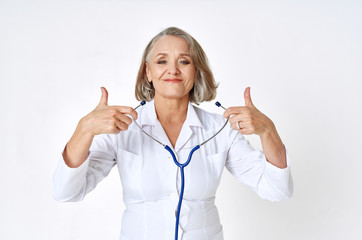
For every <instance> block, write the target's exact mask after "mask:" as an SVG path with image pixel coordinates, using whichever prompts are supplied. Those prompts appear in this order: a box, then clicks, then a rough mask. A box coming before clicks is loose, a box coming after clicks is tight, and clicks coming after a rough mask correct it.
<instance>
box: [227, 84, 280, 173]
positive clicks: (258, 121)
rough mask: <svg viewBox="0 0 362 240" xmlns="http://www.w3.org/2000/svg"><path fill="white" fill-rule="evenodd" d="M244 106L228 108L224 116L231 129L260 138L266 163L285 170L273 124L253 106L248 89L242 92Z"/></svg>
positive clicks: (278, 139)
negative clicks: (227, 119) (228, 118)
mask: <svg viewBox="0 0 362 240" xmlns="http://www.w3.org/2000/svg"><path fill="white" fill-rule="evenodd" d="M244 98H245V106H241V107H230V108H228V109H227V110H226V111H225V113H224V116H225V117H226V118H227V117H229V116H231V115H233V116H232V117H230V120H229V121H230V124H231V126H232V128H233V129H235V130H238V131H239V132H240V133H241V134H244V135H250V134H257V135H259V137H260V140H261V143H262V148H263V152H264V154H265V157H266V159H267V161H268V162H270V163H271V164H273V165H274V166H276V167H278V168H286V167H287V161H286V151H285V147H284V144H283V142H282V140H281V139H280V137H279V134H278V132H277V130H276V128H275V125H274V123H273V122H272V121H271V120H270V119H269V118H268V117H267V116H266V115H264V114H263V113H262V112H260V111H259V110H258V109H257V108H256V107H255V106H254V104H253V102H252V100H251V97H250V88H249V87H248V88H246V90H245V92H244Z"/></svg>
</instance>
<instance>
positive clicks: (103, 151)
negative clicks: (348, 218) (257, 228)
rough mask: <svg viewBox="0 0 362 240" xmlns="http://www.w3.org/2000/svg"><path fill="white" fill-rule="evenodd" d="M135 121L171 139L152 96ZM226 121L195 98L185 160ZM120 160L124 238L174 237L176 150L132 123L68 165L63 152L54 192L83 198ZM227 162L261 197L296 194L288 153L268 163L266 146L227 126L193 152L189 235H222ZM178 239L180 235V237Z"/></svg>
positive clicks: (185, 210) (184, 139) (184, 211)
mask: <svg viewBox="0 0 362 240" xmlns="http://www.w3.org/2000/svg"><path fill="white" fill-rule="evenodd" d="M137 111H138V119H137V122H138V123H139V125H140V126H141V127H142V128H143V129H144V130H145V131H146V132H148V133H149V134H150V135H152V136H153V137H155V138H156V139H158V140H159V141H161V142H162V143H164V144H167V145H169V146H170V147H172V146H171V144H170V142H169V140H168V138H167V135H166V134H165V132H164V130H163V128H162V126H161V124H160V122H159V121H158V120H157V116H156V113H155V107H154V102H153V101H150V102H149V103H147V104H146V105H145V106H143V107H141V108H139V109H138V110H137ZM224 123H225V118H224V117H223V116H221V115H217V114H211V113H208V112H206V111H204V110H202V109H200V108H197V107H195V106H193V105H191V104H189V106H188V111H187V117H186V121H185V122H184V124H183V126H182V130H181V132H180V135H179V137H178V139H177V142H176V146H175V148H174V151H175V152H176V154H177V156H178V159H179V161H180V162H182V163H183V162H185V161H186V160H187V157H188V155H189V152H190V150H191V149H192V148H193V147H194V146H196V145H198V144H200V143H202V142H203V141H204V140H206V139H207V138H209V137H210V136H212V135H213V134H214V133H216V132H217V131H218V130H219V129H220V128H221V127H222V125H223V124H224ZM114 165H117V167H118V171H119V174H120V178H121V182H122V186H123V200H124V203H125V206H126V210H125V211H124V213H123V217H122V226H121V236H120V239H121V240H143V239H145V240H146V239H147V240H170V239H174V231H175V210H176V208H177V203H178V196H179V192H180V171H179V168H178V167H177V166H176V165H175V164H174V162H173V159H172V157H171V155H170V153H169V152H168V151H167V150H165V149H164V148H163V147H162V146H161V145H160V144H158V143H156V142H155V141H153V140H151V139H150V138H149V137H148V136H146V135H145V134H143V133H142V132H141V131H140V129H138V128H137V126H135V124H131V125H130V126H129V129H128V130H127V131H124V132H120V133H119V134H102V135H97V136H95V137H94V140H93V143H92V146H91V148H90V152H89V156H88V158H87V160H86V161H85V162H84V163H83V164H82V165H81V166H79V167H78V168H69V167H68V166H67V165H66V164H65V163H64V160H63V158H62V157H60V160H59V164H58V166H57V169H56V171H55V173H54V177H53V196H54V198H55V199H56V200H58V201H80V200H82V199H83V198H84V196H85V195H86V194H87V193H88V192H90V191H91V190H93V189H94V188H95V187H96V185H97V183H98V182H99V181H101V180H102V179H103V178H104V177H106V176H107V175H108V173H109V172H110V170H111V169H112V167H113V166H114ZM224 166H225V167H226V169H227V170H228V171H230V173H231V174H232V175H233V176H235V177H236V178H237V179H238V180H239V181H240V182H242V183H244V184H246V185H248V186H250V187H251V188H252V189H253V190H254V191H255V192H256V193H257V194H258V195H259V196H260V197H261V198H263V199H267V200H271V201H279V200H282V199H287V198H289V197H291V195H292V191H293V183H292V178H291V173H290V164H289V157H288V156H287V168H284V169H280V168H278V167H275V166H274V165H272V164H270V163H269V162H267V161H266V159H265V156H264V154H263V152H261V151H256V150H254V149H253V148H252V147H251V146H250V144H249V142H248V141H247V140H246V139H245V138H244V137H243V135H242V134H240V133H238V131H235V130H233V129H232V128H231V126H230V124H227V126H226V127H225V129H223V130H222V131H221V132H220V134H219V135H217V136H216V137H215V138H214V139H212V140H211V141H209V142H207V143H206V144H205V145H203V146H201V147H200V149H198V150H197V151H195V152H194V154H193V157H192V160H191V162H190V164H189V165H188V166H187V167H186V168H185V192H184V197H183V203H182V208H181V214H180V229H179V233H180V235H181V234H182V239H183V240H204V239H205V240H206V239H214V240H222V239H223V230H222V225H221V224H220V219H219V215H218V211H217V208H216V206H215V194H216V190H217V188H218V186H219V183H220V178H221V175H222V172H223V169H224ZM179 239H180V238H179Z"/></svg>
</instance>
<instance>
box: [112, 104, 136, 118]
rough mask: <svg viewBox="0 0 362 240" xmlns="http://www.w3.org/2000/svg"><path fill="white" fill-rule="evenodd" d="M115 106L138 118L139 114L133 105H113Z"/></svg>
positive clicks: (122, 111) (124, 112)
mask: <svg viewBox="0 0 362 240" xmlns="http://www.w3.org/2000/svg"><path fill="white" fill-rule="evenodd" d="M112 107H113V108H116V109H117V110H118V111H120V112H121V113H123V114H129V115H131V116H132V117H133V119H137V118H138V114H137V112H136V110H134V109H133V108H132V107H127V106H112Z"/></svg>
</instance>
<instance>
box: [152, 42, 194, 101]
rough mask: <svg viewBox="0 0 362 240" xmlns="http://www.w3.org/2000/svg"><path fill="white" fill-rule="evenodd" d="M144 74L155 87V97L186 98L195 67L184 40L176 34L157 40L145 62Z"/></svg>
mask: <svg viewBox="0 0 362 240" xmlns="http://www.w3.org/2000/svg"><path fill="white" fill-rule="evenodd" d="M146 74H147V78H148V81H150V82H152V84H153V87H154V88H155V97H162V98H169V99H175V98H176V99H182V98H185V99H187V100H188V97H189V92H190V90H191V89H192V87H193V86H194V80H195V67H194V64H193V62H192V60H191V56H190V50H189V46H188V44H187V42H186V40H185V39H183V38H181V37H176V36H164V37H162V38H160V39H159V40H157V42H156V43H155V45H154V46H153V49H152V50H151V53H150V56H149V60H148V62H147V63H146Z"/></svg>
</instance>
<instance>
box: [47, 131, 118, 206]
mask: <svg viewBox="0 0 362 240" xmlns="http://www.w3.org/2000/svg"><path fill="white" fill-rule="evenodd" d="M115 164H116V143H115V141H114V139H112V137H111V136H109V135H106V134H102V135H96V136H95V137H94V139H93V142H92V145H91V147H90V149H89V153H88V157H87V159H86V161H85V162H84V163H83V164H82V165H80V166H79V167H77V168H70V167H68V166H67V165H66V164H65V162H64V159H63V154H62V155H61V156H60V159H59V162H58V165H57V167H56V170H55V172H54V175H53V186H52V195H53V198H54V199H55V200H57V201H61V202H76V201H81V200H83V198H84V196H85V195H86V194H87V193H89V192H90V191H92V190H93V189H94V188H95V187H96V185H97V184H98V183H99V182H100V181H101V180H102V179H103V178H105V177H106V176H107V175H108V174H109V172H110V171H111V169H112V167H113V166H114V165H115Z"/></svg>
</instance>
